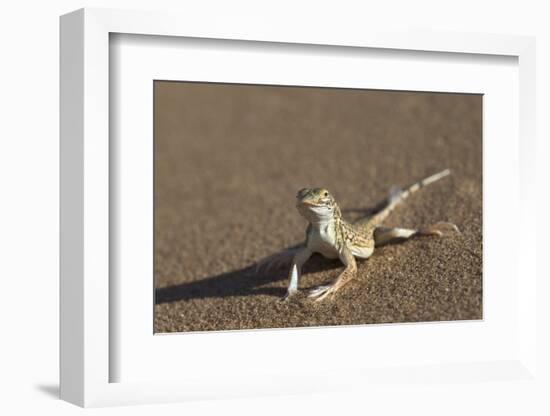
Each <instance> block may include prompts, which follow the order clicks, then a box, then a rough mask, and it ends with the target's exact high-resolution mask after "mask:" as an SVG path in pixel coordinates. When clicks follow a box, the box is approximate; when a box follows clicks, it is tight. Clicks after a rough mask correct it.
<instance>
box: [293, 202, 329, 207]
mask: <svg viewBox="0 0 550 416" xmlns="http://www.w3.org/2000/svg"><path fill="white" fill-rule="evenodd" d="M298 205H305V206H307V207H317V208H319V207H323V206H324V205H321V204H316V203H314V202H309V201H298Z"/></svg>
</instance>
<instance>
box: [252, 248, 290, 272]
mask: <svg viewBox="0 0 550 416" xmlns="http://www.w3.org/2000/svg"><path fill="white" fill-rule="evenodd" d="M295 252H296V249H294V248H293V249H288V250H283V251H281V252H279V253H275V254H272V255H270V256H267V257H265V258H263V259H261V260H259V261H258V262H257V263H256V267H255V268H254V271H255V273H258V272H260V271H265V272H266V273H269V271H270V270H271V269H278V268H279V267H281V266H283V265H287V264H288V263H290V260H291V259H292V256H293V255H294V253H295Z"/></svg>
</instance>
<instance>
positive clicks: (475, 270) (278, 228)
mask: <svg viewBox="0 0 550 416" xmlns="http://www.w3.org/2000/svg"><path fill="white" fill-rule="evenodd" d="M445 168H449V169H451V171H452V174H451V176H449V177H446V178H444V179H442V180H441V181H439V182H437V183H434V184H432V185H430V186H428V187H426V188H424V189H422V190H420V191H419V192H417V193H415V194H414V195H413V196H411V197H410V198H409V199H408V200H407V201H406V202H405V203H404V204H403V205H401V206H399V207H398V208H397V209H396V210H395V211H394V212H393V214H392V215H391V216H390V217H389V218H388V220H387V221H386V223H385V225H388V226H401V227H411V228H418V227H421V226H426V225H429V224H432V223H434V222H437V221H449V222H453V223H455V224H456V225H457V226H458V227H459V228H460V230H461V233H460V234H449V235H447V236H444V237H441V238H438V237H418V238H414V239H411V240H409V241H406V242H403V243H400V244H393V245H389V246H384V247H380V248H378V249H376V250H375V253H374V255H373V256H372V257H371V258H370V259H368V260H365V261H361V262H360V263H359V265H358V269H359V270H358V276H357V278H356V279H355V280H354V281H352V282H351V283H349V284H348V285H347V286H345V287H344V288H343V289H342V290H341V291H339V292H338V293H337V294H336V295H335V296H334V298H333V299H332V300H325V301H323V302H320V303H314V302H311V301H310V300H309V299H307V298H306V297H305V296H299V297H298V298H296V299H295V300H293V301H291V302H287V303H283V302H280V301H279V300H280V298H281V297H282V296H283V295H284V294H285V291H286V285H287V273H288V270H287V268H286V267H280V268H277V269H273V270H270V271H269V272H265V271H261V272H258V273H256V272H255V270H254V263H255V262H256V261H258V260H259V259H262V258H263V257H265V256H267V255H270V254H273V253H276V252H278V251H280V250H281V249H283V248H284V247H287V246H291V245H294V244H296V243H299V242H301V241H303V239H304V233H305V228H306V225H307V224H306V222H305V220H304V219H303V218H302V217H300V215H299V214H298V212H297V210H296V208H295V199H294V198H295V194H296V191H297V190H298V189H300V188H303V187H314V186H315V187H325V188H328V189H329V190H330V191H331V192H332V193H333V195H334V196H335V197H336V198H337V200H338V201H339V204H340V207H341V208H342V210H343V212H344V216H345V217H346V218H348V219H354V218H357V217H358V216H360V215H363V214H364V213H365V212H366V210H367V209H369V208H372V207H373V206H375V205H376V204H378V203H379V202H380V201H381V200H383V199H384V198H385V197H386V196H387V194H388V191H389V189H390V188H391V187H392V186H394V185H398V186H406V185H408V184H410V183H412V182H414V181H416V180H419V179H422V178H423V177H426V176H428V175H431V174H433V173H436V172H439V171H441V170H443V169H445ZM154 256H155V288H156V290H155V332H181V331H206V330H234V329H251V328H285V327H304V326H323V325H357V324H373V323H401V322H425V321H449V320H470V319H481V318H482V97H481V96H480V95H468V94H440V93H418V92H393V91H367V90H345V89H320V88H297V87H270V86H246V85H223V84H201V83H177V82H158V81H157V82H156V83H155V252H154ZM342 269H343V267H342V264H341V263H340V262H339V261H337V260H326V259H324V258H322V257H320V256H317V255H316V256H314V257H313V258H312V259H311V260H310V261H309V262H308V263H307V264H306V265H305V267H304V275H303V277H302V279H301V282H300V286H301V288H303V289H307V288H312V287H314V286H316V285H319V284H323V283H327V282H330V281H331V280H332V279H334V278H335V277H336V276H337V275H338V273H339V272H340V271H341V270H342Z"/></svg>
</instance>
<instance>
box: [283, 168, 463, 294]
mask: <svg viewBox="0 0 550 416" xmlns="http://www.w3.org/2000/svg"><path fill="white" fill-rule="evenodd" d="M449 174H450V171H449V170H448V169H446V170H444V171H442V172H440V173H437V174H435V175H433V176H430V177H428V178H426V179H423V180H421V181H420V182H417V183H415V184H413V185H411V186H410V187H408V188H407V189H405V190H396V191H392V192H391V193H390V197H389V198H388V201H387V204H386V205H385V207H384V208H382V209H381V210H380V211H379V212H377V213H376V214H374V215H371V216H367V217H364V218H361V219H359V220H357V221H355V222H354V223H349V222H347V221H345V220H344V219H343V218H342V213H341V211H340V208H339V207H338V204H337V203H336V201H335V199H334V197H333V196H332V195H331V194H330V192H329V191H327V190H326V189H323V188H304V189H301V190H300V191H298V194H297V195H296V207H297V208H298V211H299V212H300V214H301V215H302V216H303V217H304V218H305V219H306V220H307V221H308V222H309V225H308V228H307V231H306V241H305V244H303V245H302V246H301V247H299V248H298V249H297V251H296V254H295V255H294V257H293V259H292V265H291V267H290V272H289V280H290V283H289V285H288V290H287V294H286V296H285V297H284V299H288V298H290V297H292V296H293V295H295V294H296V293H297V292H298V281H299V279H300V275H301V270H302V266H303V265H304V263H305V262H306V261H307V260H308V259H309V258H310V256H311V255H312V254H313V253H320V254H322V255H323V256H325V257H327V258H329V259H335V258H339V259H340V260H341V261H342V263H344V265H345V266H346V268H345V269H344V271H343V272H342V273H341V274H340V275H339V276H338V277H337V278H336V279H335V280H334V282H333V283H332V284H330V285H323V286H319V287H317V288H315V289H313V290H311V291H310V292H309V297H311V298H315V300H316V301H320V300H322V299H325V298H326V297H327V296H329V295H333V294H334V293H336V291H338V290H339V289H340V288H341V287H342V286H344V285H345V284H346V283H348V282H349V281H350V280H352V279H353V278H354V277H355V276H356V274H357V264H356V262H355V258H361V259H366V258H368V257H370V256H371V255H372V253H373V251H374V248H375V247H377V246H380V245H382V244H385V243H387V242H389V241H392V240H395V239H400V240H402V239H408V238H410V237H414V236H418V235H438V236H441V235H443V231H445V230H449V229H451V230H454V231H458V228H457V227H456V225H454V224H451V223H445V222H440V223H436V224H433V225H431V226H429V227H427V228H422V229H408V228H388V227H382V226H381V224H382V222H383V221H384V220H385V219H386V218H387V217H388V215H389V214H390V213H391V212H392V211H393V210H394V208H395V207H396V206H397V205H398V204H399V203H400V202H402V201H403V200H405V199H407V198H408V197H409V195H411V194H412V193H414V192H416V191H417V190H419V189H420V188H422V187H424V186H426V185H428V184H430V183H432V182H435V181H437V180H439V179H441V178H443V177H445V176H447V175H449Z"/></svg>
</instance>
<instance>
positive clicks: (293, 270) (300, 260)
mask: <svg viewBox="0 0 550 416" xmlns="http://www.w3.org/2000/svg"><path fill="white" fill-rule="evenodd" d="M312 254H313V252H312V251H311V250H310V249H309V248H308V247H307V246H305V247H303V248H301V249H300V250H299V251H298V252H297V253H296V254H295V255H294V258H293V259H292V265H291V266H290V272H289V273H288V280H289V283H288V289H287V292H286V295H285V297H284V298H283V300H287V299H288V298H290V297H291V296H293V295H295V294H296V293H297V292H298V282H299V280H300V275H301V274H302V266H303V265H304V263H305V262H306V261H308V259H309V258H310V257H311V255H312Z"/></svg>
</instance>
